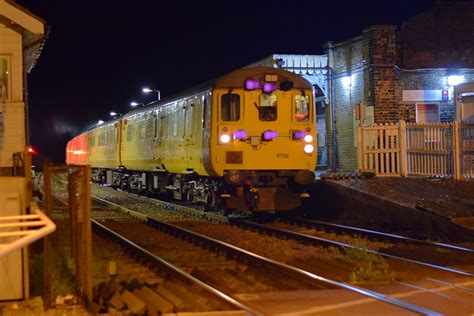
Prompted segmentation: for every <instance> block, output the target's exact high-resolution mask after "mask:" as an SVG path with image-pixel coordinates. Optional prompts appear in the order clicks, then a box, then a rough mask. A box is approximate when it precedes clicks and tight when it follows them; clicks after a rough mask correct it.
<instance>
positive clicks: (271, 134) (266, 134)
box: [263, 130, 278, 140]
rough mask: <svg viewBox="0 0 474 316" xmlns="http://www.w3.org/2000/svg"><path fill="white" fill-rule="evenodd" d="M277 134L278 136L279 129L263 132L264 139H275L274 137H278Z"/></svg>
mask: <svg viewBox="0 0 474 316" xmlns="http://www.w3.org/2000/svg"><path fill="white" fill-rule="evenodd" d="M277 136H278V132H277V131H272V130H268V131H265V132H263V139H264V140H273V139H275V138H277Z"/></svg>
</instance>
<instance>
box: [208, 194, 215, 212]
mask: <svg viewBox="0 0 474 316" xmlns="http://www.w3.org/2000/svg"><path fill="white" fill-rule="evenodd" d="M215 209H216V194H215V193H214V192H213V191H211V190H209V191H208V192H207V194H206V211H214V210H215Z"/></svg>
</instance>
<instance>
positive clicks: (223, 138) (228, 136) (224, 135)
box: [219, 134, 230, 144]
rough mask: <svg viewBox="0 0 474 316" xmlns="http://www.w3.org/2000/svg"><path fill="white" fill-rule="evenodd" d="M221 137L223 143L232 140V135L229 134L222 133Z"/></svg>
mask: <svg viewBox="0 0 474 316" xmlns="http://www.w3.org/2000/svg"><path fill="white" fill-rule="evenodd" d="M219 139H220V141H221V143H223V144H227V143H228V142H230V135H229V134H222V135H221V137H220V138H219Z"/></svg>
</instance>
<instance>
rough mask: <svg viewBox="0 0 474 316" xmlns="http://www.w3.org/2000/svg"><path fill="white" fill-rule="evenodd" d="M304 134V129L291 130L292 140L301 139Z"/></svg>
mask: <svg viewBox="0 0 474 316" xmlns="http://www.w3.org/2000/svg"><path fill="white" fill-rule="evenodd" d="M305 136H306V132H305V131H293V140H298V139H302V138H304V137H305Z"/></svg>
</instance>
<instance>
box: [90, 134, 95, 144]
mask: <svg viewBox="0 0 474 316" xmlns="http://www.w3.org/2000/svg"><path fill="white" fill-rule="evenodd" d="M89 147H95V136H93V135H91V136H90V137H89Z"/></svg>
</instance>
